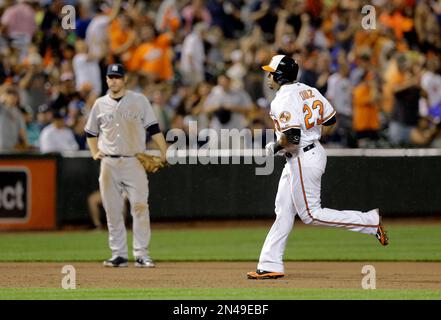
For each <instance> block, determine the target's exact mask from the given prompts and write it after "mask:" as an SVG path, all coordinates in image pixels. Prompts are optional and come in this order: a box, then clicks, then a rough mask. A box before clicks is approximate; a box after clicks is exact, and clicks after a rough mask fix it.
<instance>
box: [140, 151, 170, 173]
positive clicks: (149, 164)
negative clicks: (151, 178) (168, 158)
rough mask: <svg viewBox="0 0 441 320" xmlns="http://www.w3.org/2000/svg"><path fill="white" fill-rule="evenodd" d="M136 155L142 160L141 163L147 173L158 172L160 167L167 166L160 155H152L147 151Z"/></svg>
mask: <svg viewBox="0 0 441 320" xmlns="http://www.w3.org/2000/svg"><path fill="white" fill-rule="evenodd" d="M135 156H136V159H138V160H139V162H141V165H142V166H143V167H144V169H145V171H147V173H154V172H157V171H158V170H159V169H162V168H164V166H165V164H164V162H163V161H162V160H161V158H160V157H157V156H152V155H150V154H146V153H137V154H136V155H135Z"/></svg>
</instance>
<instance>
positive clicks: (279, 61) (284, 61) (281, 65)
mask: <svg viewBox="0 0 441 320" xmlns="http://www.w3.org/2000/svg"><path fill="white" fill-rule="evenodd" d="M262 69H263V70H265V71H268V72H270V73H271V74H272V75H273V78H274V81H276V82H277V83H278V84H280V85H283V84H285V83H289V82H294V81H296V80H297V74H298V73H299V65H298V64H297V62H296V61H295V60H294V59H293V58H290V57H288V56H285V55H281V54H279V55H276V56H274V57H272V59H271V62H270V64H269V65H266V66H263V67H262Z"/></svg>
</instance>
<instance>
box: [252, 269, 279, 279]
mask: <svg viewBox="0 0 441 320" xmlns="http://www.w3.org/2000/svg"><path fill="white" fill-rule="evenodd" d="M284 276H285V275H284V274H283V273H282V272H271V271H265V270H260V269H257V271H252V272H248V273H247V277H248V279H277V278H282V277H284Z"/></svg>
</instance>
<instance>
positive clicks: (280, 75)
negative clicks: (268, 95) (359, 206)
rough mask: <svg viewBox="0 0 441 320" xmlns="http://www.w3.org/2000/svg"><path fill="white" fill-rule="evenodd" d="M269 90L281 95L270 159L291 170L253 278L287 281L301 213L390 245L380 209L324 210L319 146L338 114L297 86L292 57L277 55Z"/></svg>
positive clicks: (276, 107)
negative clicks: (278, 158)
mask: <svg viewBox="0 0 441 320" xmlns="http://www.w3.org/2000/svg"><path fill="white" fill-rule="evenodd" d="M262 69H263V70H265V71H267V72H268V86H269V87H270V88H271V89H275V90H277V94H276V96H275V98H274V100H273V101H272V103H271V112H270V116H271V118H272V119H273V120H274V125H275V130H276V136H277V142H271V143H269V144H268V145H267V146H266V152H267V155H274V154H283V155H284V156H285V157H286V159H287V162H286V165H285V168H284V169H283V172H282V176H281V178H280V181H279V186H278V191H277V196H276V201H275V207H276V208H275V213H276V216H277V217H276V220H275V222H274V224H273V226H272V228H271V230H270V231H269V233H268V235H267V237H266V240H265V243H264V245H263V248H262V251H261V254H260V258H259V263H258V265H257V271H253V272H248V273H247V277H248V278H249V279H275V278H280V277H283V276H284V265H283V254H284V252H285V247H286V243H287V240H288V235H289V234H290V232H291V230H292V227H293V223H294V218H295V216H296V214H298V215H299V217H300V218H301V220H302V221H303V222H304V223H306V224H313V225H321V226H331V227H343V228H346V229H348V230H351V231H357V232H361V233H365V234H371V235H375V236H376V237H377V239H378V240H379V241H380V243H381V244H382V245H387V244H388V238H387V234H386V232H385V230H384V227H383V226H382V225H381V221H380V220H381V218H380V215H379V210H378V209H374V210H371V211H368V212H360V211H352V210H344V211H338V210H333V209H328V208H322V206H321V200H320V188H321V178H322V175H323V173H324V172H325V167H326V151H325V149H324V148H323V147H322V146H321V144H320V143H319V139H320V137H321V133H322V127H323V126H324V127H323V129H326V128H330V127H331V126H332V125H334V124H335V123H336V118H335V110H334V108H333V107H332V106H331V104H330V103H329V102H328V100H326V98H325V97H323V96H322V95H321V94H320V92H319V91H318V90H317V89H315V88H312V87H309V86H307V85H305V84H303V83H299V82H296V79H297V73H298V69H299V67H298V65H297V63H296V62H295V61H294V60H293V59H292V58H290V57H288V56H285V55H276V56H274V57H273V58H272V60H271V62H270V64H269V65H267V66H264V67H262Z"/></svg>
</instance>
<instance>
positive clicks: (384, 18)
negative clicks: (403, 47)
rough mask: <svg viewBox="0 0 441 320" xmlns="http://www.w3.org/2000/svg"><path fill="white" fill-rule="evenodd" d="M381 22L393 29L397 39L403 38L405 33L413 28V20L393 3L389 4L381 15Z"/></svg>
mask: <svg viewBox="0 0 441 320" xmlns="http://www.w3.org/2000/svg"><path fill="white" fill-rule="evenodd" d="M380 23H381V24H383V25H385V26H387V27H389V28H391V29H393V30H394V32H395V37H396V38H397V40H401V39H403V36H404V33H406V32H409V31H411V30H412V29H413V20H412V19H410V18H407V17H405V16H404V15H403V14H402V13H401V11H399V10H396V9H395V8H394V7H393V5H392V4H388V5H387V6H386V11H385V12H384V13H382V14H381V15H380Z"/></svg>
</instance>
